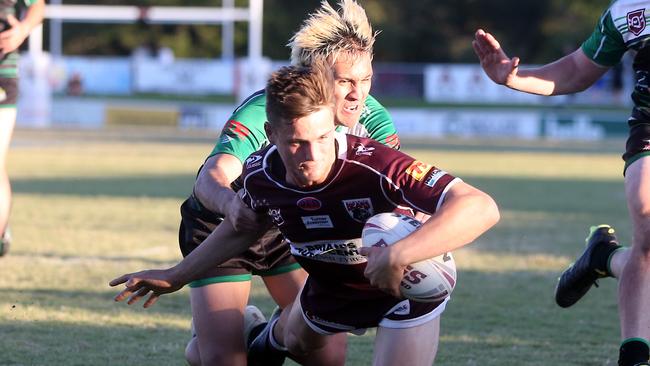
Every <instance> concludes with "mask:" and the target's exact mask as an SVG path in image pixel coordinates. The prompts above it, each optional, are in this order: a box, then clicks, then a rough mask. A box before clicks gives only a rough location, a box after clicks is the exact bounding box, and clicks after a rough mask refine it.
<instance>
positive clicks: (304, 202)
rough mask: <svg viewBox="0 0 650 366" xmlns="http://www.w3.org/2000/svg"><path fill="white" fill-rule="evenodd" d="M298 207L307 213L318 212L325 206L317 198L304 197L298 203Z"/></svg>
mask: <svg viewBox="0 0 650 366" xmlns="http://www.w3.org/2000/svg"><path fill="white" fill-rule="evenodd" d="M296 205H297V206H298V207H299V208H301V209H303V210H305V211H316V210H318V209H319V208H321V207H322V206H323V204H322V203H321V201H320V200H319V199H318V198H315V197H303V198H301V199H299V200H298V202H296Z"/></svg>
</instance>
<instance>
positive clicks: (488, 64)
mask: <svg viewBox="0 0 650 366" xmlns="http://www.w3.org/2000/svg"><path fill="white" fill-rule="evenodd" d="M472 47H474V52H475V53H476V55H477V56H478V58H479V60H480V61H481V67H483V70H484V71H485V73H486V74H487V76H489V77H490V79H492V81H494V82H495V83H497V84H502V85H510V82H511V81H512V79H513V78H514V77H515V76H516V75H517V68H518V67H519V58H518V57H513V58H509V57H508V56H507V55H506V53H505V52H504V51H503V49H502V48H501V45H500V44H499V42H498V41H497V40H496V38H494V36H492V35H491V34H490V33H486V32H485V31H484V30H483V29H479V30H477V31H476V33H475V34H474V40H473V41H472Z"/></svg>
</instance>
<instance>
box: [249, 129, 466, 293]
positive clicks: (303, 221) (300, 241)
mask: <svg viewBox="0 0 650 366" xmlns="http://www.w3.org/2000/svg"><path fill="white" fill-rule="evenodd" d="M336 143H337V146H338V150H337V152H338V156H337V159H336V163H335V167H334V171H333V172H332V174H330V177H331V178H330V179H328V180H327V181H326V182H324V183H323V184H321V185H319V186H317V187H310V188H309V189H308V190H306V189H300V188H297V187H295V186H292V185H290V184H288V183H287V182H286V180H285V171H284V168H283V166H282V164H281V161H280V156H279V154H278V152H277V149H276V147H275V146H273V145H271V146H268V147H266V148H265V149H263V150H260V151H258V152H256V153H253V154H252V155H250V156H249V157H248V159H246V161H245V163H244V174H243V178H244V196H243V200H244V202H245V203H246V204H247V205H248V206H249V207H251V208H252V209H253V210H254V211H256V212H266V213H267V214H268V215H269V216H270V217H271V220H272V221H273V223H274V224H275V225H276V226H277V227H278V228H279V229H280V231H281V232H282V234H283V235H284V236H285V237H286V239H287V241H288V242H289V244H290V245H291V253H292V254H293V255H294V256H295V257H296V259H297V260H298V262H300V265H301V266H302V267H303V268H304V269H305V270H306V271H307V272H308V273H309V276H310V279H311V280H313V281H316V282H318V284H319V285H320V286H323V287H326V288H329V289H330V290H332V291H334V293H336V294H338V295H340V296H343V297H348V296H353V297H355V298H359V297H360V296H362V297H365V298H377V297H385V296H388V295H387V294H385V293H384V292H381V291H380V290H378V289H377V288H375V287H372V286H371V285H370V283H369V282H368V280H367V279H366V278H365V277H364V275H363V271H364V269H365V266H366V258H365V257H363V256H361V255H360V254H359V251H358V249H359V247H361V230H362V229H363V225H364V223H365V221H366V220H367V219H368V218H369V217H371V216H373V215H375V214H378V213H381V212H392V211H394V210H395V209H398V208H401V209H405V208H410V209H413V210H415V211H420V212H425V213H428V214H433V213H434V212H435V211H436V210H437V209H438V208H439V207H440V206H441V204H442V202H443V200H444V197H445V193H446V192H447V191H448V190H449V188H450V187H451V186H452V185H453V184H454V183H456V182H458V181H460V179H458V178H455V177H453V176H451V175H450V174H448V173H447V172H445V171H443V170H440V169H438V168H436V167H433V166H431V165H428V164H425V163H423V162H420V161H418V160H415V159H413V158H412V157H410V156H408V155H406V154H404V153H402V152H399V151H396V150H393V149H391V148H389V147H386V146H384V145H382V144H381V143H379V142H376V141H374V140H371V139H367V138H361V137H356V136H352V135H344V134H341V133H337V134H336Z"/></svg>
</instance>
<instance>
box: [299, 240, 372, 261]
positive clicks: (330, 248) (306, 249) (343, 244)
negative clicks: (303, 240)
mask: <svg viewBox="0 0 650 366" xmlns="http://www.w3.org/2000/svg"><path fill="white" fill-rule="evenodd" d="M359 246H361V244H360V243H359V241H358V240H357V241H355V240H350V241H345V240H339V241H333V242H327V243H324V242H319V243H313V244H301V245H296V244H295V243H294V245H293V246H292V247H291V252H292V253H293V254H296V255H299V256H301V257H307V258H313V257H317V256H322V255H324V254H330V255H334V256H343V257H358V256H360V254H359Z"/></svg>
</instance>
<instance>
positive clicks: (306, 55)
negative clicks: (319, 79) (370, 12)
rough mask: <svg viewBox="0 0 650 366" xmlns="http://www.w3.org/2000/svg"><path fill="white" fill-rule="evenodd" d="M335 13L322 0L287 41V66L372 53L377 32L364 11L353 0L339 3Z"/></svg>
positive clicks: (324, 0) (343, 0)
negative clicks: (289, 54) (343, 54)
mask: <svg viewBox="0 0 650 366" xmlns="http://www.w3.org/2000/svg"><path fill="white" fill-rule="evenodd" d="M338 5H339V11H336V10H335V9H334V8H333V7H332V6H331V5H330V4H329V3H328V2H327V1H326V0H323V1H322V2H321V6H320V8H319V9H318V10H316V11H315V12H314V13H312V14H311V15H310V16H309V17H308V18H307V19H306V20H305V22H304V23H303V25H302V27H301V28H300V30H298V32H296V34H294V36H293V37H291V40H290V41H289V44H288V46H289V47H291V64H292V65H295V66H309V65H311V64H312V63H313V62H314V61H316V60H320V61H321V62H324V61H326V60H329V61H330V62H332V61H335V60H336V58H337V56H338V55H339V54H340V53H347V54H350V55H356V54H360V53H368V54H370V56H372V54H373V45H374V43H375V37H376V36H377V32H373V30H372V26H371V25H370V21H368V17H367V16H366V11H365V10H364V9H363V8H362V7H361V6H360V5H359V4H358V3H357V2H356V1H354V0H340V1H339V4H338Z"/></svg>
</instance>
